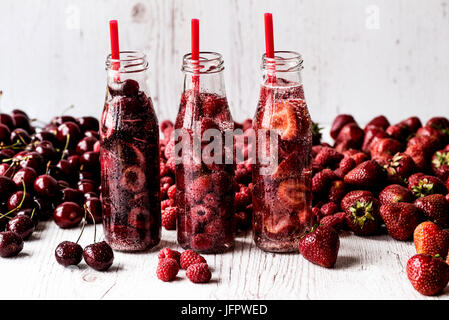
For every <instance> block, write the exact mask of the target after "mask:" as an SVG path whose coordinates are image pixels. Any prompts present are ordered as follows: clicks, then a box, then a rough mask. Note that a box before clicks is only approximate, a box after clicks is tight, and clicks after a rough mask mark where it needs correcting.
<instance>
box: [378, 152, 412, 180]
mask: <svg viewBox="0 0 449 320" xmlns="http://www.w3.org/2000/svg"><path fill="white" fill-rule="evenodd" d="M384 169H385V170H386V171H387V179H388V181H390V182H391V183H401V184H405V183H406V179H407V178H408V177H409V176H410V175H411V174H412V173H413V172H414V171H415V162H414V161H413V159H412V158H411V157H410V156H409V155H407V154H405V153H396V154H395V155H394V156H393V157H392V158H390V159H388V161H387V163H386V164H385V165H384Z"/></svg>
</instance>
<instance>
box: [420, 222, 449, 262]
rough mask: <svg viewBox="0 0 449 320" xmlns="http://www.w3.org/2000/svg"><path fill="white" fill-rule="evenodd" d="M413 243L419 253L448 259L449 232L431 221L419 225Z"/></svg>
mask: <svg viewBox="0 0 449 320" xmlns="http://www.w3.org/2000/svg"><path fill="white" fill-rule="evenodd" d="M413 242H414V243H415V248H416V252H417V253H425V254H430V255H431V256H435V255H437V254H438V255H440V256H441V257H442V258H446V256H447V252H448V250H449V231H448V230H446V229H441V228H440V227H439V226H437V225H436V224H435V223H433V222H431V221H425V222H423V223H421V224H420V225H418V226H417V227H416V229H415V232H414V233H413Z"/></svg>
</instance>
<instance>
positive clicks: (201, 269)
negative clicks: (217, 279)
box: [186, 263, 212, 283]
mask: <svg viewBox="0 0 449 320" xmlns="http://www.w3.org/2000/svg"><path fill="white" fill-rule="evenodd" d="M186 276H187V278H189V280H190V281H192V282H194V283H207V282H209V281H210V278H212V273H211V272H210V270H209V266H208V265H207V263H195V264H192V265H191V266H189V267H188V268H187V272H186Z"/></svg>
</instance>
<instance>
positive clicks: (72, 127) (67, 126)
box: [56, 121, 82, 147]
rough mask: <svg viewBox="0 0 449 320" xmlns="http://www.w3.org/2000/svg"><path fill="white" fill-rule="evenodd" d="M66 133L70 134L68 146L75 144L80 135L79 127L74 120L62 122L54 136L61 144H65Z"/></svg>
mask: <svg viewBox="0 0 449 320" xmlns="http://www.w3.org/2000/svg"><path fill="white" fill-rule="evenodd" d="M68 135H70V138H69V146H71V147H74V146H76V144H77V143H78V141H79V140H80V138H81V136H82V135H81V130H80V128H79V127H78V125H77V124H76V123H75V122H71V121H69V122H64V123H63V124H61V125H60V126H59V127H58V132H57V134H56V138H57V139H58V140H59V142H60V143H61V144H63V145H65V143H66V142H67V136H68Z"/></svg>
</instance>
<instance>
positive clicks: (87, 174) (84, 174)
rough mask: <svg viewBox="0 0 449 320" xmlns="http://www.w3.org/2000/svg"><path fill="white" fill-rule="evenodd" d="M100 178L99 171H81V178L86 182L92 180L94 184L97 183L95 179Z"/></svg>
mask: <svg viewBox="0 0 449 320" xmlns="http://www.w3.org/2000/svg"><path fill="white" fill-rule="evenodd" d="M98 178H99V175H98V174H97V173H94V172H92V171H81V172H80V173H79V180H80V181H85V182H91V183H92V184H96V183H95V181H96V180H97V179H98Z"/></svg>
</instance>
